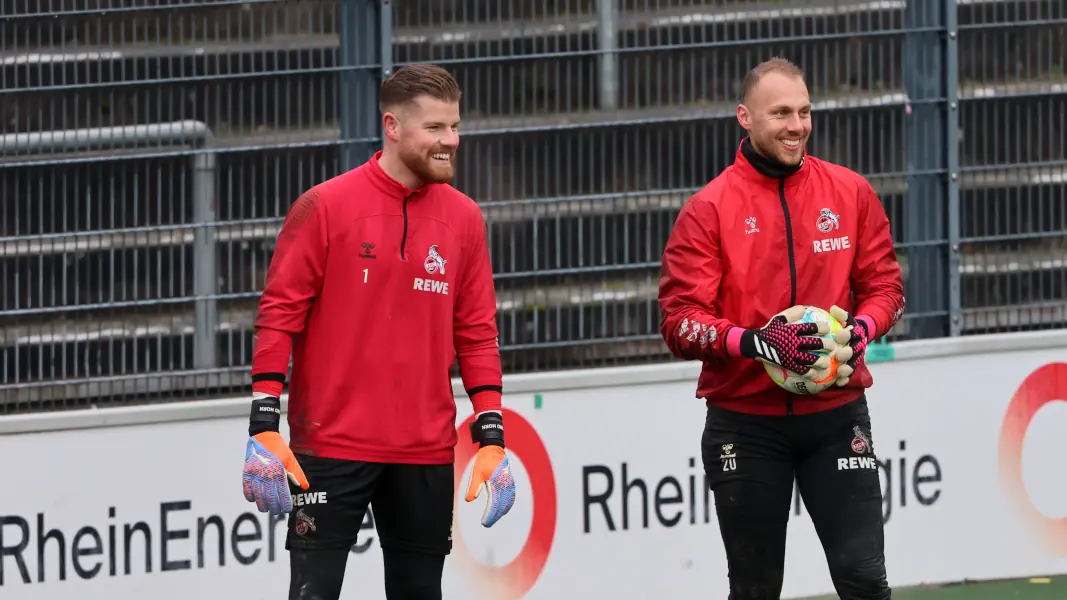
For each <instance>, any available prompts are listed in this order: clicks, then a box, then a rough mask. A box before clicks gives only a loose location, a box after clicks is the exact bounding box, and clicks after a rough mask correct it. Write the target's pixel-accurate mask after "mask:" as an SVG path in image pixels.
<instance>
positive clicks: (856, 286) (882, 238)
mask: <svg viewBox="0 0 1067 600" xmlns="http://www.w3.org/2000/svg"><path fill="white" fill-rule="evenodd" d="M860 194H861V198H860V202H859V209H860V210H859V233H858V243H857V245H856V257H855V260H854V261H853V263H852V273H851V279H852V293H853V294H854V295H855V299H856V303H855V305H856V308H855V310H854V311H853V313H854V314H855V315H856V318H857V320H862V321H863V322H864V323H865V324H866V325H867V331H868V332H869V334H870V338H871V340H874V339H877V338H879V337H881V336H883V335H885V334H886V333H888V332H889V330H890V329H892V328H893V326H894V325H896V323H897V321H899V320H900V318H901V316H902V315H903V314H904V303H905V301H904V282H903V280H902V278H901V274H900V264H899V263H898V262H897V254H896V249H895V248H894V247H893V235H892V232H891V230H890V226H889V217H888V216H886V213H885V209H884V208H883V207H882V203H881V202H880V201H879V200H878V195H877V194H876V193H875V191H874V188H872V187H871V185H870V183H868V182H866V181H865V182H864V186H863V189H862V190H861V192H860Z"/></svg>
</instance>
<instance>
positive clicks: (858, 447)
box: [852, 425, 871, 454]
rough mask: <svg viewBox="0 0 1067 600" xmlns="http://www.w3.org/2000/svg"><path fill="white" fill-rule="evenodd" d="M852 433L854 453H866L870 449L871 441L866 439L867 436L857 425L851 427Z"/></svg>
mask: <svg viewBox="0 0 1067 600" xmlns="http://www.w3.org/2000/svg"><path fill="white" fill-rule="evenodd" d="M852 433H853V434H855V437H853V438H852V451H853V452H855V453H856V454H866V453H868V452H870V451H871V441H870V440H869V439H867V436H866V435H865V434H864V433H863V431H862V430H860V427H859V425H856V426H855V427H853V428H852Z"/></svg>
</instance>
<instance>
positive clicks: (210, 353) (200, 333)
mask: <svg viewBox="0 0 1067 600" xmlns="http://www.w3.org/2000/svg"><path fill="white" fill-rule="evenodd" d="M131 142H186V143H190V142H191V143H194V144H197V145H199V146H200V147H201V148H202V149H203V150H204V151H203V152H198V153H197V154H196V155H195V158H194V159H193V221H194V223H193V224H194V226H195V227H196V233H195V235H194V240H193V270H194V275H193V294H194V296H195V297H196V330H195V332H194V334H193V335H194V359H193V362H194V365H195V366H196V368H198V369H209V368H213V367H215V366H217V365H218V347H217V346H218V344H217V343H216V342H215V331H216V329H217V327H218V306H217V304H218V302H217V300H216V299H215V296H216V295H217V294H218V247H217V245H216V244H215V229H214V224H215V190H216V179H217V174H216V169H215V152H214V151H213V150H212V148H213V146H214V144H213V142H214V134H213V133H212V131H211V128H210V127H208V125H207V123H204V122H202V121H193V120H185V121H175V122H171V123H150V124H145V125H125V126H121V127H91V128H86V129H62V130H56V131H35V132H30V133H11V134H6V135H2V136H0V154H9V153H15V152H19V151H22V152H48V151H52V152H54V151H57V150H58V151H78V150H83V151H84V150H100V149H103V148H104V147H112V148H113V147H116V146H123V145H125V144H129V143H131Z"/></svg>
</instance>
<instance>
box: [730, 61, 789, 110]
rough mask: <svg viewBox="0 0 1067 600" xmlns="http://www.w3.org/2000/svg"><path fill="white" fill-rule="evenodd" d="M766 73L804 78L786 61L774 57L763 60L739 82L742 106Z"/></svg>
mask: <svg viewBox="0 0 1067 600" xmlns="http://www.w3.org/2000/svg"><path fill="white" fill-rule="evenodd" d="M768 73H781V74H782V75H787V76H789V77H799V78H801V79H803V78H804V71H803V70H801V68H800V67H798V66H796V65H795V64H793V63H792V62H791V61H789V60H788V59H785V58H781V57H779V56H775V57H774V58H771V59H769V60H765V61H763V62H761V63H760V64H758V65H756V66H755V67H753V69H752V70H751V71H749V72H748V75H745V79H744V81H742V82H741V103H742V104H744V103H745V102H747V101H748V95H749V94H750V93H752V90H753V88H755V87H756V84H757V83H759V80H760V79H761V78H762V77H763V76H764V75H767V74H768Z"/></svg>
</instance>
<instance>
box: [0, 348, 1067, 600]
mask: <svg viewBox="0 0 1067 600" xmlns="http://www.w3.org/2000/svg"><path fill="white" fill-rule="evenodd" d="M1013 339H1016V338H1013ZM1060 341H1061V342H1062V339H1061V340H1060ZM1046 342H1047V338H1046ZM954 343H955V344H957V345H958V344H960V343H962V342H961V341H959V340H957V341H956V342H954ZM974 344H975V345H972V346H970V347H969V349H968V348H964V350H965V352H964V353H962V354H959V353H954V354H946V352H932V351H929V350H928V348H929V347H928V346H916V347H915V348H914V349H912V350H911V351H909V350H908V348H906V347H903V346H898V348H897V358H898V360H895V361H892V362H886V363H878V364H875V365H872V370H873V372H874V375H875V386H874V388H873V389H872V390H871V391H870V394H869V401H870V412H871V417H872V422H873V436H872V437H873V440H872V442H873V444H874V448H875V453H876V455H877V468H878V469H879V473H880V476H881V478H882V484H883V493H884V502H883V515H884V520H885V522H886V546H887V548H886V552H887V567H888V570H889V578H890V583H891V585H893V586H905V585H912V584H918V583H933V582H946V581H957V580H961V579H965V578H969V579H993V578H1001V577H1016V576H1028V575H1036V574H1046V573H1062V572H1067V479H1065V478H1064V477H1063V476H1062V474H1063V472H1064V471H1063V464H1064V454H1065V453H1064V451H1063V444H1062V431H1064V430H1067V429H1065V428H1067V410H1065V407H1067V403H1065V402H1056V401H1057V400H1067V352H1064V351H1063V350H1064V349H1067V344H1060V345H1057V344H1059V342H1056V343H1051V342H1047V343H1044V344H1043V345H1042V344H1037V345H1035V344H1033V343H1028V342H1027V341H1026V339H1022V341H1019V342H1018V343H1013V345H1011V347H1010V348H1009V349H1004V347H1000V348H997V346H996V345H990V342H989V340H982V341H981V342H975V343H974ZM965 345H966V344H965ZM1028 347H1029V348H1036V349H1027V348H1028ZM924 348H927V350H924ZM1057 348H1058V349H1057ZM957 350H959V348H957ZM698 368H699V365H696V364H670V365H658V366H645V367H637V368H630V369H618V370H606V371H597V372H582V373H557V374H552V375H551V376H544V377H526V378H513V379H511V380H509V381H507V382H506V389H507V390H508V393H507V394H506V395H505V398H504V404H505V407H506V409H507V414H506V416H505V426H506V428H507V436H508V443H509V451H510V453H511V456H512V460H513V464H514V465H515V472H516V480H517V483H518V486H519V487H518V499H517V502H516V506H515V508H514V509H513V511H512V513H511V514H509V515H508V516H507V517H505V518H504V519H503V520H502V521H501V522H500V523H498V524H497V525H496V526H495V527H493V528H492V529H484V528H482V527H481V526H480V525H479V524H478V518H479V516H480V513H481V510H482V507H483V504H482V503H483V502H484V496H483V498H480V499H479V500H477V501H476V502H474V503H472V504H467V503H465V502H463V500H462V498H460V499H459V500H458V501H457V506H456V521H457V522H456V526H455V530H454V542H455V549H454V551H453V554H452V555H451V557H450V558H449V560H448V562H447V563H446V574H445V598H464V599H476V598H486V599H490V598H492V599H493V600H513V599H515V600H517V599H519V598H526V599H530V600H541V599H549V598H552V599H558V598H578V597H588V596H593V597H605V598H619V599H633V600H645V599H648V598H657V597H671V598H681V599H685V598H704V597H709V596H715V595H720V596H721V597H725V595H726V592H727V587H726V561H725V555H724V552H723V548H722V543H721V540H720V539H719V537H718V526H717V523H716V519H715V507H714V502H713V500H712V499H711V496H710V493H709V492H708V491H707V487H706V485H705V481H704V474H703V467H702V465H701V459H700V447H699V442H700V436H701V432H702V428H703V423H704V415H705V413H704V408H703V405H702V403H701V401H699V400H697V399H695V398H694V397H693V394H694V389H695V377H696V373H697V370H698ZM457 404H458V405H459V407H460V414H459V417H458V419H457V426H458V428H459V432H460V435H461V442H460V445H459V448H458V453H457V454H458V457H457V458H458V462H457V478H456V483H457V487H459V486H461V485H465V483H466V477H467V472H468V471H469V468H470V461H471V459H473V451H474V448H473V447H472V446H471V445H470V444H469V443H468V442H469V437H467V433H466V431H467V430H466V427H465V421H466V419H468V418H469V417H470V408H469V402H467V400H466V399H465V398H464V397H462V396H461V395H457ZM205 406H208V407H209V408H207V409H205V408H203V407H205ZM247 406H248V405H247V402H246V401H245V400H238V401H229V400H221V401H217V402H214V403H210V404H204V403H196V404H189V405H186V406H184V407H182V406H174V405H171V406H167V407H159V408H136V409H115V410H114V412H109V411H91V412H92V413H93V414H87V415H85V416H81V415H69V414H68V415H59V416H56V415H52V416H47V415H41V416H32V415H30V416H26V417H20V418H17V419H16V418H10V419H0V432H2V433H3V435H0V455H2V456H4V457H5V458H6V460H5V465H4V468H3V472H2V475H3V482H2V483H0V597H3V598H13V599H27V600H37V599H45V598H58V597H62V598H78V599H79V600H122V599H126V598H146V597H150V598H154V599H158V600H170V599H178V598H181V599H182V600H184V599H185V598H187V597H188V596H189V595H190V594H192V595H199V596H201V597H205V598H230V597H240V598H244V599H247V600H255V599H258V598H263V599H268V598H269V599H273V598H279V597H284V596H285V594H286V591H287V589H288V556H287V553H286V551H285V549H284V535H285V520H284V519H285V518H284V517H281V518H270V517H268V516H267V515H264V514H262V513H259V512H257V511H256V509H255V506H254V505H252V504H249V503H247V502H246V501H245V500H244V498H243V496H242V493H241V487H240V477H239V475H240V469H241V464H242V460H243V457H244V443H245V439H246V427H247V417H246V415H247ZM160 415H163V416H160ZM183 415H184V416H183ZM180 419H184V420H180ZM154 420H156V421H160V422H151V421H154ZM101 421H111V422H112V423H113V424H111V425H108V426H99V425H101ZM34 423H39V424H40V425H39V426H35V425H34ZM87 425H93V426H87ZM21 430H31V432H27V433H17V432H18V431H21ZM283 433H287V431H285V429H284V428H283ZM842 458H846V459H847V458H849V457H848V455H847V449H845V451H843V454H842ZM737 460H738V461H743V460H744V456H742V455H738V457H737ZM460 495H461V494H460ZM363 533H364V537H363V538H362V539H361V540H359V542H358V543H357V544H356V546H354V547H353V548H352V551H351V554H350V556H349V569H348V572H347V575H346V580H345V589H344V592H343V594H342V597H346V598H361V599H384V597H385V596H384V589H383V586H382V561H381V554H380V550H379V548H378V544H377V539H376V537H375V531H374V522H373V509H372V511H371V513H370V514H369V515H368V517H367V519H366V520H365V521H364V526H363ZM822 593H833V586H832V583H831V580H830V576H829V573H828V570H827V567H826V562H825V558H824V554H823V551H822V547H821V546H820V544H819V540H818V536H817V535H816V534H815V531H814V528H813V526H812V525H811V522H810V520H809V519H808V518H807V516H806V514H805V511H804V506H803V501H802V499H800V498H794V504H793V506H792V510H791V519H790V522H789V538H788V544H787V558H786V575H785V586H784V590H783V596H784V597H796V596H805V595H813V594H822Z"/></svg>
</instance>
